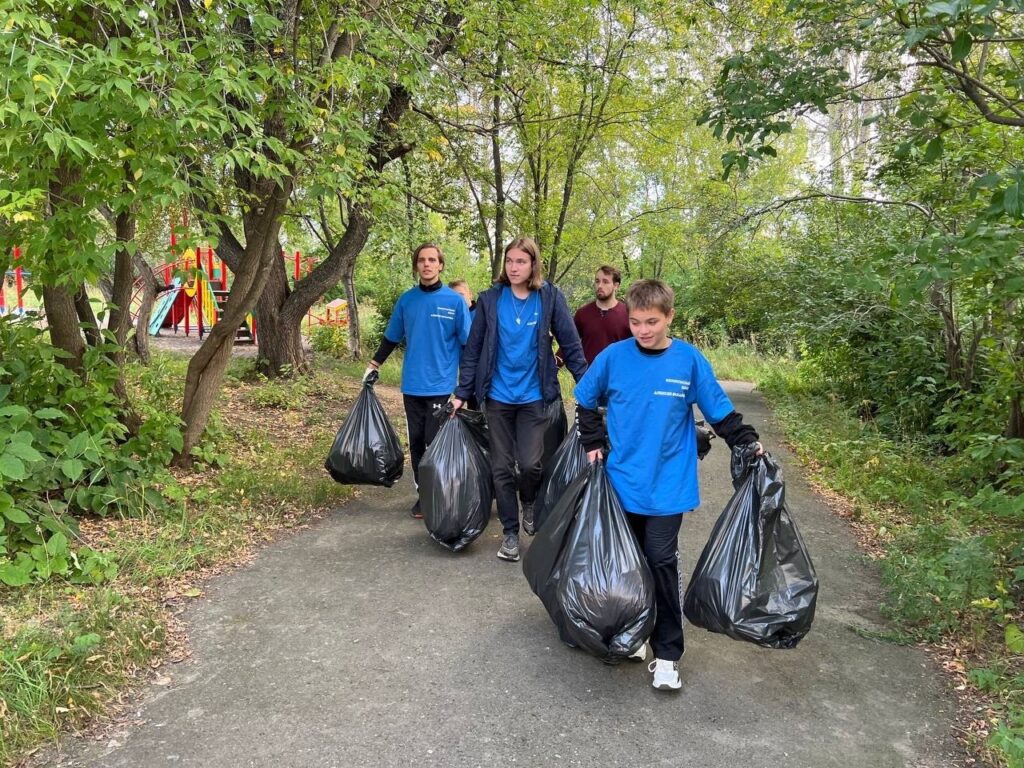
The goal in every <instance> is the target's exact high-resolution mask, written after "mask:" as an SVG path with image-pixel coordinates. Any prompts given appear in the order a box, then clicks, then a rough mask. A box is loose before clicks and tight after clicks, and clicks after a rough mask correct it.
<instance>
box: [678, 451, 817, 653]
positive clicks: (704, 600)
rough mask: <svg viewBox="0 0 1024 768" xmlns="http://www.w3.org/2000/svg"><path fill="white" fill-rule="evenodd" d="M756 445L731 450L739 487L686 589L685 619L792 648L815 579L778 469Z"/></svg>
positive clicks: (806, 620)
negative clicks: (790, 510) (790, 511)
mask: <svg viewBox="0 0 1024 768" xmlns="http://www.w3.org/2000/svg"><path fill="white" fill-rule="evenodd" d="M757 450H758V446H757V444H751V445H745V446H737V447H736V448H734V449H733V453H732V459H731V464H730V470H731V472H732V477H733V485H734V487H735V488H736V490H735V492H734V493H733V496H732V498H731V499H730V500H729V503H728V504H726V505H725V509H724V510H723V511H722V514H721V516H719V518H718V521H717V522H716V523H715V527H714V530H713V531H712V532H711V537H710V538H709V539H708V542H707V544H706V545H705V546H704V551H703V552H701V555H700V558H699V559H698V560H697V565H696V567H695V568H694V571H693V577H692V578H691V579H690V584H689V586H688V587H687V589H686V597H685V599H684V601H683V612H684V613H685V614H686V618H687V619H689V621H690V623H692V624H694V625H696V626H698V627H703V628H704V629H707V630H710V631H711V632H719V633H721V634H725V635H728V636H729V637H731V638H733V639H735V640H745V641H747V642H751V643H755V644H757V645H761V646H764V647H766V648H793V647H795V646H796V645H797V643H799V642H800V640H801V639H803V637H804V636H805V635H806V634H807V633H808V632H809V631H810V629H811V623H812V622H813V621H814V608H815V604H816V602H817V598H818V577H817V575H816V574H815V571H814V565H813V564H812V563H811V558H810V555H809V554H808V553H807V547H806V545H805V544H804V541H803V538H802V537H801V536H800V532H799V531H798V530H797V527H796V523H794V522H793V519H792V517H791V516H790V514H789V510H788V509H787V507H786V486H785V483H784V482H783V480H782V469H781V468H780V467H779V465H778V463H777V462H776V461H775V460H774V459H773V458H772V457H771V456H770V455H769V454H763V455H761V456H758V455H757Z"/></svg>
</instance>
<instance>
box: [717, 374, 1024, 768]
mask: <svg viewBox="0 0 1024 768" xmlns="http://www.w3.org/2000/svg"><path fill="white" fill-rule="evenodd" d="M724 357H725V359H726V360H730V355H729V354H726V355H725V356H724ZM712 359H713V360H714V358H712ZM716 367H717V366H716ZM738 367H739V369H741V370H756V367H755V368H750V367H748V366H747V363H746V362H745V361H744V360H743V358H742V355H741V356H740V365H739V366H738ZM723 368H725V370H735V369H730V368H729V367H728V363H726V365H724V366H723ZM755 380H757V381H758V382H759V385H760V388H761V390H762V391H763V392H764V394H765V396H766V397H767V399H768V401H769V403H770V404H771V406H772V410H773V413H774V415H775V417H776V418H777V419H778V421H779V422H780V424H781V425H782V426H783V428H784V430H785V433H786V437H787V440H788V442H789V443H790V444H791V446H792V447H793V449H794V450H795V451H796V453H797V454H798V456H799V457H800V458H801V459H802V461H803V462H804V463H805V464H806V465H807V466H808V467H809V469H810V472H811V475H812V476H813V478H814V479H815V480H816V481H817V482H818V483H819V484H820V485H823V486H825V487H826V488H828V489H830V490H832V491H835V492H837V493H839V494H841V496H842V497H844V498H845V499H846V500H847V502H848V505H849V509H850V513H851V517H852V522H853V524H854V525H855V526H856V528H857V529H858V531H859V533H860V535H861V538H862V540H864V541H865V543H867V544H868V546H869V547H871V549H872V550H873V551H874V552H875V553H876V554H877V555H878V556H879V557H880V561H881V566H882V573H883V580H884V586H885V587H886V591H887V597H886V600H885V604H884V606H883V609H884V610H885V612H886V614H887V615H888V616H889V617H890V618H891V619H892V620H893V621H894V622H895V624H896V627H897V631H896V636H897V637H901V638H903V639H910V640H913V641H917V642H922V643H926V644H928V645H929V646H930V647H931V648H933V649H934V650H936V651H937V652H938V653H939V655H940V656H941V657H943V659H944V666H945V667H946V669H947V670H950V671H951V672H953V673H954V675H956V680H957V683H958V687H959V686H961V685H962V686H965V688H964V690H966V694H965V695H966V696H968V697H969V698H970V700H971V705H970V706H969V707H965V709H968V710H970V712H969V713H968V715H967V717H966V720H967V721H968V722H967V725H966V732H967V736H966V738H965V741H966V742H967V743H968V746H970V747H971V748H973V749H974V750H975V751H976V752H977V753H978V754H979V756H980V757H981V759H983V760H985V761H986V762H987V763H988V764H990V765H998V766H1008V767H1010V768H1022V766H1024V645H1022V644H1024V635H1022V634H1020V631H1021V628H1022V627H1024V612H1022V597H1024V567H1022V566H1024V546H1022V545H1021V542H1022V541H1024V516H1022V515H1021V508H1022V504H1021V499H1020V497H1019V496H1014V495H1013V494H1012V493H1009V492H1006V491H999V490H995V489H993V488H992V487H991V486H986V485H980V484H979V483H978V482H977V480H976V479H973V480H970V481H968V479H967V478H971V477H972V473H971V467H970V465H969V463H967V462H966V460H965V458H963V457H960V456H956V455H939V454H938V453H937V452H936V451H935V450H934V449H933V447H932V445H931V444H930V443H929V442H928V441H926V440H922V441H920V442H916V443H915V442H908V441H897V440H893V439H890V438H889V437H887V436H886V435H884V434H881V433H880V432H879V431H878V430H877V429H875V428H874V426H873V425H872V424H871V423H870V422H869V423H862V422H861V421H860V420H859V419H857V418H855V417H854V416H853V415H851V413H850V412H849V409H847V408H846V407H845V406H844V405H843V403H841V402H839V401H838V400H836V399H835V398H833V397H830V396H829V394H828V393H827V390H825V389H824V388H823V387H820V386H818V385H815V384H813V383H812V384H810V385H809V384H808V382H807V381H806V380H805V379H803V378H801V376H800V375H799V374H797V373H795V371H794V368H793V366H791V365H790V366H787V365H785V364H783V363H778V362H776V363H774V364H770V365H768V367H767V368H766V369H765V370H764V371H763V372H762V373H761V374H760V375H759V376H758V378H756V379H755Z"/></svg>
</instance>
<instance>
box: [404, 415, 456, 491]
mask: <svg viewBox="0 0 1024 768" xmlns="http://www.w3.org/2000/svg"><path fill="white" fill-rule="evenodd" d="M402 402H403V403H405V423H406V425H407V427H408V430H409V455H410V456H411V457H412V476H413V478H415V480H416V485H417V486H418V485H419V484H420V461H421V460H422V459H423V454H424V453H426V452H427V446H428V445H430V442H431V440H433V439H434V435H436V434H437V430H438V429H440V428H441V420H440V419H438V418H437V416H436V412H435V410H434V407H435V406H440V407H444V404H445V403H447V402H448V395H402Z"/></svg>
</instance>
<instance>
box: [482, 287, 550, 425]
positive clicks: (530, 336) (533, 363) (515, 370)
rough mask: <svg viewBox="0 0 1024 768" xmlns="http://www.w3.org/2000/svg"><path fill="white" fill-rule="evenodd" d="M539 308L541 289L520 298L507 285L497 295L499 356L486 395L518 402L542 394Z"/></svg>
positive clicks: (500, 399)
mask: <svg viewBox="0 0 1024 768" xmlns="http://www.w3.org/2000/svg"><path fill="white" fill-rule="evenodd" d="M540 310H541V306H540V291H530V295H529V296H527V297H526V298H525V299H520V298H517V297H516V295H515V294H514V293H512V289H511V288H505V289H504V290H503V291H502V292H501V295H500V296H498V359H497V361H496V364H495V366H494V377H493V378H492V379H491V390H490V392H489V393H488V395H487V396H488V397H490V398H492V399H493V400H497V401H498V402H499V403H509V404H511V405H519V404H522V403H532V402H534V401H536V400H540V399H541V398H542V397H543V395H542V394H541V389H540V369H539V368H538V362H537V361H538V349H537V323H538V322H540Z"/></svg>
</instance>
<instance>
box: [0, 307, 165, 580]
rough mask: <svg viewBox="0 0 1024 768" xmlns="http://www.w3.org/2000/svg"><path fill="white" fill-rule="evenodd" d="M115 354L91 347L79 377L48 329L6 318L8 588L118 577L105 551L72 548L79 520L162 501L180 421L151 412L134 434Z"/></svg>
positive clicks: (0, 373) (0, 515)
mask: <svg viewBox="0 0 1024 768" xmlns="http://www.w3.org/2000/svg"><path fill="white" fill-rule="evenodd" d="M110 351H111V350H110V348H104V347H102V346H101V347H98V348H94V349H89V350H88V351H87V353H86V356H85V359H84V364H83V368H82V370H83V371H84V373H78V372H75V371H72V370H70V369H68V368H66V367H65V366H64V365H62V364H61V362H60V359H59V355H60V352H59V351H58V350H56V349H55V348H54V347H52V346H51V345H49V344H48V343H46V341H45V340H44V338H43V332H42V331H40V330H38V329H36V328H34V327H32V326H30V325H27V324H24V323H18V322H14V321H12V319H10V318H0V487H2V488H4V490H2V491H0V523H2V527H0V581H2V582H3V583H5V584H7V585H9V586H20V585H22V584H26V583H28V582H30V581H32V580H42V579H46V578H49V577H50V576H52V575H61V576H67V577H70V578H71V579H72V580H76V581H91V582H99V581H103V580H104V579H107V578H110V577H112V576H113V575H114V573H115V571H116V568H115V567H114V566H113V564H111V563H109V562H107V561H105V560H104V558H103V556H102V555H100V554H99V553H96V552H94V551H92V550H90V549H89V548H87V547H82V548H78V549H77V550H75V549H73V548H72V544H71V543H72V542H73V541H74V540H75V538H76V534H77V527H76V525H75V520H74V516H75V515H76V514H83V513H91V514H96V515H107V514H130V513H131V511H132V510H133V509H137V508H139V507H141V506H143V505H151V504H160V503H162V497H161V496H160V494H159V493H157V492H156V490H155V489H154V488H153V486H154V480H153V479H152V476H153V474H154V473H159V472H160V471H161V469H162V467H163V466H164V465H165V464H166V463H167V461H168V460H169V459H170V457H171V454H172V452H173V451H174V450H176V449H178V448H180V447H181V445H182V436H181V431H180V429H179V422H178V419H177V417H176V416H172V415H169V413H168V409H166V408H165V409H163V410H162V411H161V410H155V409H150V410H151V412H150V414H149V415H150V418H149V419H147V421H146V422H145V424H144V425H143V427H142V428H141V430H140V432H139V434H138V435H136V436H133V437H129V436H128V434H127V430H126V429H125V427H124V426H123V425H122V424H121V422H120V419H119V416H120V405H119V403H118V401H117V397H116V396H115V395H114V384H115V382H116V380H117V376H118V371H117V369H116V368H115V366H114V365H112V364H111V363H110V361H109V359H108V357H107V355H108V354H109V352H110Z"/></svg>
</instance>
